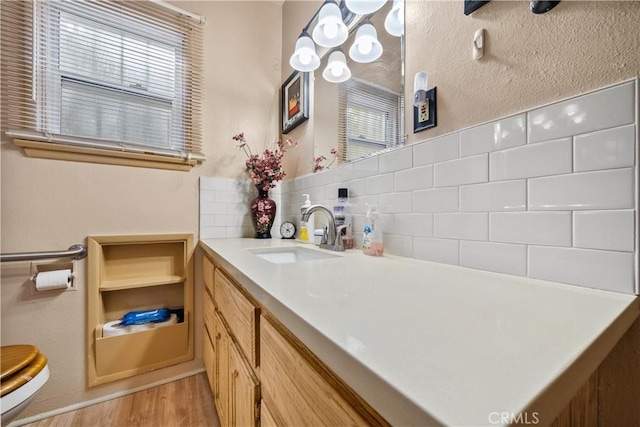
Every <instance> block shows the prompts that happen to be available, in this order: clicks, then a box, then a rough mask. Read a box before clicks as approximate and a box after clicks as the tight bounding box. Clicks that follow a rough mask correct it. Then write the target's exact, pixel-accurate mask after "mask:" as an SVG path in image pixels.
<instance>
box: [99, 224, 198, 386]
mask: <svg viewBox="0 0 640 427" xmlns="http://www.w3.org/2000/svg"><path fill="white" fill-rule="evenodd" d="M87 242H88V286H87V293H88V313H87V314H88V316H87V354H88V355H89V357H88V358H87V380H88V385H89V387H93V386H96V385H98V384H104V383H107V382H111V381H115V380H120V379H123V378H127V377H130V376H132V375H138V374H142V373H145V372H149V371H152V370H155V369H159V368H163V367H166V366H170V365H175V364H177V363H181V362H186V361H188V360H192V359H193V357H194V350H193V329H194V324H193V320H192V319H191V316H192V313H193V234H147V235H125V236H89V238H88V239H87ZM159 307H167V308H182V309H183V311H184V319H183V322H181V323H178V324H176V325H169V326H165V327H162V328H155V329H152V330H148V331H141V332H132V333H129V334H125V335H117V336H112V337H102V336H101V334H99V333H97V332H98V328H96V325H99V324H104V323H106V322H107V321H108V320H110V319H113V320H115V319H120V318H121V317H122V316H123V315H124V314H126V313H128V312H130V311H135V310H149V309H154V308H159Z"/></svg>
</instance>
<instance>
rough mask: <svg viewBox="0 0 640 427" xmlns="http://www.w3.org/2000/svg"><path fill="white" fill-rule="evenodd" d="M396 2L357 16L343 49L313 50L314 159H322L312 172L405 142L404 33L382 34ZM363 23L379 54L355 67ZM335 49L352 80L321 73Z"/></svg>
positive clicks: (398, 2)
mask: <svg viewBox="0 0 640 427" xmlns="http://www.w3.org/2000/svg"><path fill="white" fill-rule="evenodd" d="M318 3H319V4H322V3H321V2H318ZM400 3H403V2H402V1H401V0H396V1H395V2H391V1H388V2H386V3H385V5H384V6H383V7H382V8H381V9H380V10H378V11H377V12H375V13H374V14H372V15H367V16H364V17H363V16H358V17H357V18H356V19H355V20H354V23H353V24H352V25H351V26H350V28H349V38H348V39H347V41H346V42H344V43H343V44H342V46H340V47H337V48H333V49H328V50H326V51H325V52H318V53H319V55H321V56H322V60H321V64H320V67H319V68H318V69H317V70H316V71H315V78H314V89H313V94H312V100H313V105H314V109H313V118H314V119H313V123H314V157H315V158H316V159H318V158H320V159H321V160H320V161H317V162H316V165H317V166H318V167H316V171H317V170H322V169H323V168H324V167H327V166H329V165H330V166H331V167H333V166H336V165H337V164H340V163H344V162H349V161H352V160H356V159H359V158H362V157H364V156H369V155H371V154H374V153H378V152H380V151H382V150H390V149H393V148H396V147H400V146H402V145H403V144H404V35H402V36H400V37H397V36H392V35H390V34H389V33H388V32H387V31H386V30H385V19H386V18H387V16H388V15H389V12H391V11H392V9H393V8H394V7H396V8H397V7H398V5H399V4H400ZM341 7H342V5H341ZM401 13H403V12H401ZM367 22H370V23H371V24H372V25H373V27H374V28H375V30H376V33H377V38H378V40H379V41H380V44H381V46H382V55H381V56H380V57H379V58H378V59H376V60H374V61H372V62H368V63H359V62H356V61H354V60H353V59H352V57H351V55H349V50H350V49H351V47H352V46H353V44H354V41H355V37H356V33H357V32H358V29H359V28H362V26H363V25H364V24H365V23H367ZM314 24H315V23H314V22H312V23H311V25H310V28H311V29H313V28H314ZM403 34H404V31H403ZM337 51H342V52H343V53H344V57H345V58H346V66H347V67H348V68H349V71H350V73H351V77H350V78H349V79H348V80H346V81H344V82H342V83H331V82H329V81H328V80H327V79H325V78H324V77H323V73H325V69H326V68H327V65H328V63H329V61H330V59H331V60H333V58H335V57H336V55H331V54H332V53H333V52H337ZM338 56H340V55H338ZM330 72H331V70H328V71H327V72H326V73H325V74H327V75H329V73H330ZM329 76H330V75H329ZM332 150H335V151H334V152H337V155H333V154H332ZM323 158H324V159H326V160H322V159H323Z"/></svg>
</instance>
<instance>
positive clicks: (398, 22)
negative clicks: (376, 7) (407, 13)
mask: <svg viewBox="0 0 640 427" xmlns="http://www.w3.org/2000/svg"><path fill="white" fill-rule="evenodd" d="M384 29H385V30H387V33H389V34H391V35H392V36H395V37H400V36H403V35H404V0H393V6H392V7H391V10H390V11H389V14H388V15H387V18H386V19H385V20H384Z"/></svg>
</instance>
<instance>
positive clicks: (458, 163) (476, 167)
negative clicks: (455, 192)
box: [433, 154, 489, 187]
mask: <svg viewBox="0 0 640 427" xmlns="http://www.w3.org/2000/svg"><path fill="white" fill-rule="evenodd" d="M433 175H434V186H435V187H450V186H455V185H464V184H474V183H479V182H487V181H488V180H489V157H488V155H487V154H480V155H479V156H473V157H465V158H464V159H457V160H450V161H448V162H444V163H437V164H435V165H434V172H433Z"/></svg>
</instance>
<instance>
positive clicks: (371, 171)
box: [353, 156, 378, 178]
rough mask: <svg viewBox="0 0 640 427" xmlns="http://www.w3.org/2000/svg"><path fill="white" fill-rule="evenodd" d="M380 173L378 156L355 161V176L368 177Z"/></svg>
mask: <svg viewBox="0 0 640 427" xmlns="http://www.w3.org/2000/svg"><path fill="white" fill-rule="evenodd" d="M377 174H378V156H372V157H369V158H367V159H363V160H358V161H356V162H353V177H354V178H366V177H368V176H373V175H377Z"/></svg>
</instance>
